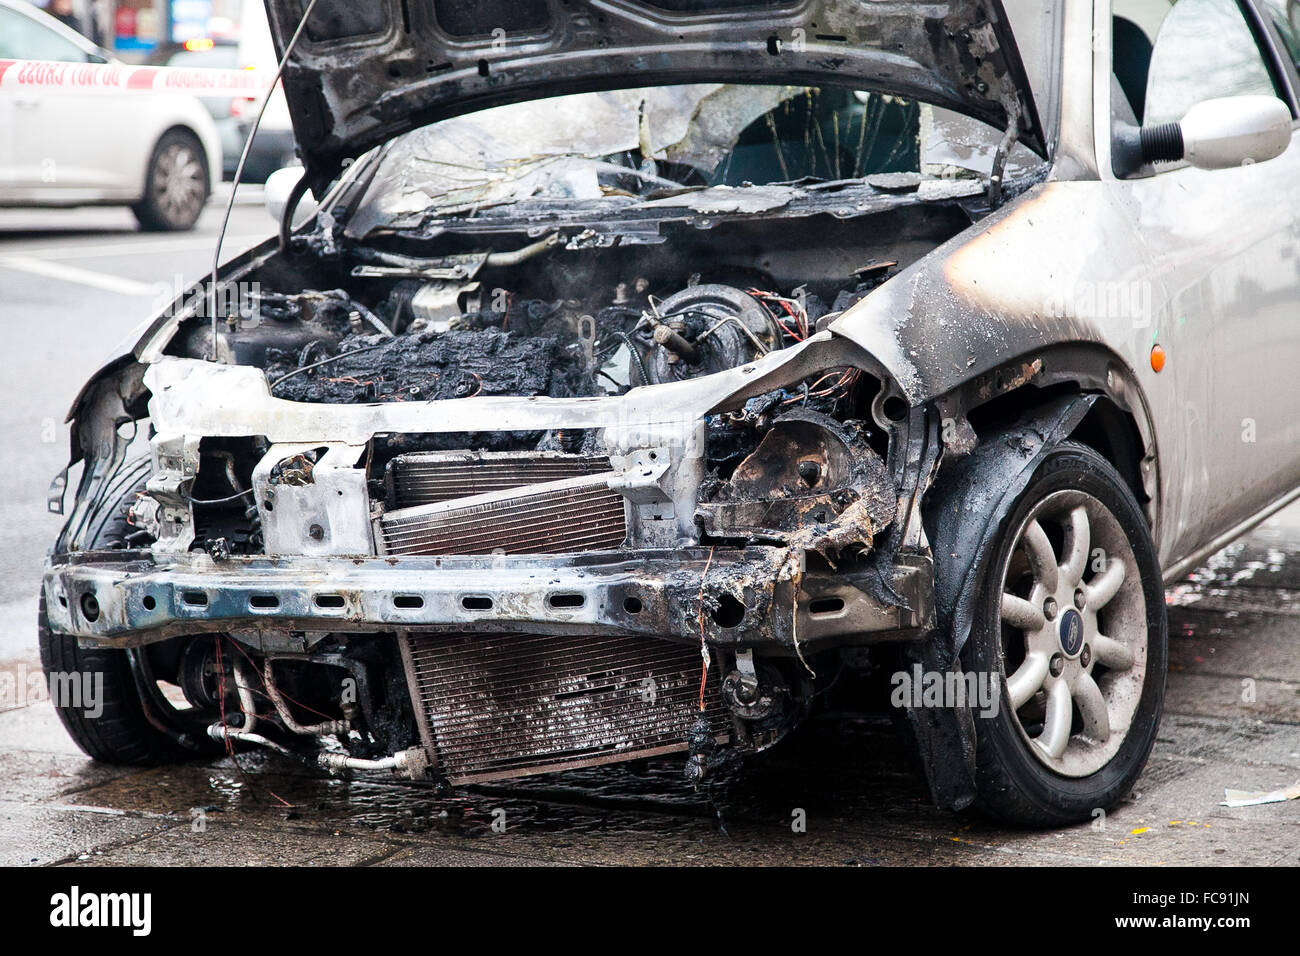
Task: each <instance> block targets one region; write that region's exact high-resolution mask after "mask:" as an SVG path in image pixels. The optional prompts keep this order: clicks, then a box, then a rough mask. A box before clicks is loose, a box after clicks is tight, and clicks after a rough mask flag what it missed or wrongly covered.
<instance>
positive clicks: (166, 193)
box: [131, 129, 210, 232]
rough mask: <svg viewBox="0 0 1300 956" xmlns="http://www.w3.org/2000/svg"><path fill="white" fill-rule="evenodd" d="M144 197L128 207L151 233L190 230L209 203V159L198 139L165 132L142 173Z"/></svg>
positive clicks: (177, 131) (184, 133)
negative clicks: (143, 174) (143, 175)
mask: <svg viewBox="0 0 1300 956" xmlns="http://www.w3.org/2000/svg"><path fill="white" fill-rule="evenodd" d="M144 187H145V188H144V197H143V198H142V199H141V200H140V201H139V202H138V203H136V204H135V205H134V206H132V207H131V211H132V212H133V213H135V218H136V219H137V220H138V221H139V223H140V226H141V227H142V228H143V229H145V230H148V231H150V232H182V231H184V230H187V229H193V228H194V224H195V223H196V222H198V219H199V215H200V214H201V213H202V212H203V207H204V205H205V204H206V203H207V201H208V194H209V192H210V180H209V178H208V159H207V155H206V154H205V153H204V151H203V145H202V144H201V143H200V142H199V139H198V137H197V136H195V135H194V134H193V133H191V132H189V131H188V130H183V129H173V130H168V131H167V132H166V133H164V134H163V136H162V138H161V139H159V140H158V145H156V146H155V147H154V150H153V155H151V156H150V157H149V168H148V169H147V170H146V171H145V178H144Z"/></svg>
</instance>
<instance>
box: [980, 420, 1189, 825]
mask: <svg viewBox="0 0 1300 956" xmlns="http://www.w3.org/2000/svg"><path fill="white" fill-rule="evenodd" d="M981 559H982V567H983V576H982V583H981V585H980V592H979V607H978V609H977V614H976V618H975V621H974V625H973V627H972V629H971V635H970V639H969V640H968V641H967V643H966V646H965V647H964V648H963V651H962V662H963V666H964V667H965V669H966V670H967V671H973V672H975V673H977V674H979V673H987V674H991V675H994V677H995V678H996V679H1000V680H1001V682H1002V683H1001V695H1000V697H999V701H998V703H999V706H998V707H997V709H996V713H995V714H992V715H987V716H985V715H981V714H980V713H978V712H977V713H976V736H977V747H976V768H977V770H976V787H977V789H978V793H979V797H978V803H979V804H980V805H981V806H982V807H983V808H984V809H985V810H987V811H988V812H990V813H992V814H993V815H995V816H997V817H999V818H1001V819H1003V820H1006V821H1008V822H1011V823H1016V824H1021V825H1031V826H1043V825H1061V824H1066V823H1073V822H1077V821H1081V820H1088V819H1091V818H1093V817H1094V816H1095V815H1096V811H1097V810H1099V809H1100V810H1106V809H1109V808H1111V807H1113V806H1114V805H1115V804H1116V803H1117V802H1118V801H1119V800H1120V799H1122V798H1123V797H1124V795H1125V794H1127V793H1128V791H1129V789H1130V788H1131V787H1132V786H1133V783H1134V782H1135V781H1136V780H1137V778H1138V775H1139V774H1140V773H1141V772H1142V768H1143V766H1144V765H1145V764H1146V760H1147V757H1148V755H1149V754H1150V752H1151V747H1152V745H1153V743H1154V742H1155V736H1156V730H1157V726H1158V724H1159V720H1160V712H1161V707H1162V704H1163V700H1164V689H1165V673H1166V666H1167V657H1168V647H1167V645H1168V633H1167V624H1166V619H1165V604H1164V590H1163V586H1162V582H1161V577H1160V568H1159V564H1158V561H1157V558H1156V553H1155V547H1154V545H1153V543H1152V541H1151V535H1150V532H1149V530H1148V529H1147V525H1146V520H1145V518H1144V516H1143V513H1142V510H1141V508H1140V507H1139V505H1138V503H1137V501H1136V500H1135V499H1134V496H1133V493H1132V492H1131V491H1130V490H1129V488H1128V487H1127V486H1126V485H1125V484H1124V481H1123V479H1122V478H1121V477H1120V476H1119V474H1118V473H1117V472H1116V471H1115V469H1114V468H1113V467H1112V466H1111V465H1110V463H1109V462H1107V461H1106V460H1105V459H1104V458H1102V457H1101V456H1100V455H1099V454H1097V453H1096V452H1095V451H1093V450H1092V449H1091V448H1088V447H1085V446H1082V445H1075V444H1070V443H1066V444H1062V445H1061V446H1059V447H1058V448H1056V449H1054V450H1053V451H1051V452H1050V453H1049V454H1048V455H1047V457H1046V458H1045V459H1044V461H1043V462H1042V464H1041V465H1040V466H1039V468H1038V471H1037V472H1036V473H1035V475H1034V477H1033V479H1032V480H1031V481H1030V483H1029V486H1028V487H1027V488H1026V489H1025V491H1024V492H1023V493H1022V494H1021V496H1020V497H1019V498H1018V499H1017V501H1016V503H1015V505H1014V506H1013V507H1012V508H1011V511H1010V512H1009V514H1008V515H1007V517H1006V519H1005V520H1004V522H1003V523H1002V525H1001V527H1000V528H999V530H998V533H997V535H996V536H995V538H994V539H993V542H992V544H991V546H990V548H989V549H988V553H986V554H984V555H981Z"/></svg>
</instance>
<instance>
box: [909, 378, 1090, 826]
mask: <svg viewBox="0 0 1300 956" xmlns="http://www.w3.org/2000/svg"><path fill="white" fill-rule="evenodd" d="M1096 400H1097V399H1096V396H1093V395H1075V396H1069V397H1067V398H1062V399H1057V400H1055V401H1053V402H1050V403H1048V404H1046V405H1043V406H1040V407H1039V408H1036V409H1034V410H1033V411H1031V412H1029V413H1027V414H1026V416H1025V417H1024V418H1023V419H1022V420H1021V421H1020V422H1019V423H1018V424H1016V425H1014V426H1012V427H1010V428H1007V429H1005V430H1003V431H1000V432H997V433H995V434H993V435H989V436H986V437H984V438H983V439H982V440H981V441H980V444H979V445H978V446H977V447H976V448H975V450H974V451H972V452H971V453H970V454H969V455H966V456H965V457H962V458H958V459H955V460H952V461H949V462H946V463H945V465H944V467H942V468H941V469H940V471H939V475H938V477H937V478H936V480H935V483H934V485H933V486H932V487H931V489H930V492H929V494H928V495H927V498H926V502H925V507H924V509H923V522H924V525H925V531H926V535H927V537H928V538H929V539H930V546H931V549H932V550H933V552H934V579H935V580H934V598H935V613H936V619H937V622H938V631H937V632H936V634H935V637H934V639H933V640H931V641H929V642H927V643H926V644H924V645H922V646H920V647H913V648H910V649H909V650H908V651H907V652H905V658H906V660H907V661H908V666H910V665H911V663H913V662H915V663H919V664H920V665H921V666H922V668H923V669H924V670H926V671H927V672H933V673H946V672H949V671H956V672H960V670H961V661H960V658H959V655H960V653H961V649H962V646H963V645H964V644H965V643H966V639H967V638H968V637H969V636H970V629H971V620H972V617H973V615H974V603H975V591H976V585H977V584H978V583H979V581H980V578H981V576H982V575H983V574H984V572H985V568H984V558H985V556H986V555H987V554H988V553H989V546H990V544H991V542H992V539H993V536H994V535H995V534H997V530H998V527H999V526H1000V525H1001V523H1002V521H1003V519H1004V518H1005V517H1006V516H1007V513H1008V512H1009V511H1010V510H1011V507H1012V505H1013V504H1014V503H1015V501H1016V499H1017V498H1018V497H1019V496H1020V494H1021V492H1023V491H1024V490H1025V487H1026V486H1027V485H1028V484H1029V480H1030V479H1031V478H1032V477H1033V475H1034V472H1035V471H1036V470H1037V468H1038V466H1039V463H1040V462H1042V460H1043V458H1044V457H1045V456H1046V454H1047V453H1048V451H1050V450H1051V449H1052V447H1054V446H1055V445H1057V444H1058V443H1060V442H1061V441H1063V440H1064V439H1066V438H1067V437H1069V435H1070V434H1071V433H1072V432H1073V431H1074V430H1075V428H1077V427H1078V426H1079V423H1080V422H1082V421H1083V419H1084V416H1086V415H1087V414H1088V411H1089V409H1091V408H1092V406H1093V404H1094V403H1095V402H1096ZM906 716H907V729H908V731H909V732H910V734H911V736H912V738H913V743H914V744H915V746H916V750H917V753H918V755H919V756H920V760H921V765H922V769H923V770H924V774H925V778H926V782H927V783H928V784H929V787H930V793H931V796H932V797H933V798H934V802H935V803H936V804H937V805H938V806H940V807H941V808H944V809H948V810H962V809H964V808H966V807H967V806H969V805H970V804H971V803H972V802H973V801H974V799H975V721H974V718H973V717H972V715H971V713H970V711H969V710H968V709H966V708H962V709H961V710H956V709H946V708H933V707H930V708H908V709H907V714H906Z"/></svg>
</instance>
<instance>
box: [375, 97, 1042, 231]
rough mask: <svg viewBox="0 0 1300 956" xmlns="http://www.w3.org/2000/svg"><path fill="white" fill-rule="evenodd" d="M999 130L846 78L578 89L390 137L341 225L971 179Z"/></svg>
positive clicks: (1010, 169) (1011, 162) (989, 155)
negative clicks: (830, 82)
mask: <svg viewBox="0 0 1300 956" xmlns="http://www.w3.org/2000/svg"><path fill="white" fill-rule="evenodd" d="M1002 138H1003V133H1002V131H1000V130H996V129H994V128H993V127H991V126H987V125H985V124H983V123H980V122H978V121H976V120H973V119H967V118H966V117H963V116H961V115H959V114H954V113H951V112H950V111H946V110H940V109H937V108H933V107H930V106H928V105H925V104H922V103H920V102H918V101H915V100H911V99H906V98H904V97H901V96H895V95H886V94H879V93H869V92H864V91H855V90H850V89H840V88H825V89H820V88H815V87H801V86H759V85H745V84H708V83H705V84H692V85H681V86H664V87H653V88H646V89H628V90H612V91H606V92H597V93H574V94H568V95H565V96H559V97H551V98H547V99H541V100H532V101H527V102H522V103H512V104H508V105H505V106H498V107H495V108H492V109H488V110H483V111H481V112H478V113H473V114H469V115H467V116H460V117H455V118H452V119H448V120H443V121H442V122H439V123H434V124H433V125H431V126H426V127H423V128H421V129H418V130H414V131H412V132H410V133H406V134H404V135H403V136H400V137H398V138H397V139H396V140H394V142H393V145H392V147H391V149H389V150H387V151H386V152H385V155H384V157H383V159H382V160H381V162H380V166H379V168H378V170H377V171H376V173H375V175H374V177H373V179H372V180H371V183H370V185H369V186H368V187H367V190H366V193H365V197H364V198H363V200H362V202H361V203H360V205H359V212H358V214H357V216H356V218H355V219H354V220H353V222H352V223H351V225H350V226H349V229H350V230H351V231H352V234H355V235H364V234H365V233H366V232H367V231H369V230H370V229H371V228H376V227H377V226H379V225H384V226H391V225H392V224H393V223H395V222H398V221H401V222H409V221H415V220H417V219H419V218H420V217H421V216H424V215H426V214H428V215H433V214H437V215H444V216H452V215H462V214H467V213H471V212H473V211H476V210H481V209H485V208H488V207H492V206H500V205H505V204H510V203H516V202H524V201H527V202H534V203H538V202H547V201H552V200H554V201H557V202H567V201H571V200H591V201H595V200H600V199H604V198H614V199H616V200H617V201H629V202H631V201H636V200H639V199H644V198H646V197H647V196H650V195H657V194H658V193H660V192H662V191H664V190H667V191H668V192H680V191H681V190H682V189H705V188H712V187H718V186H725V187H743V186H745V185H746V184H749V185H759V186H763V185H773V184H807V183H811V182H818V181H820V182H839V181H845V180H863V179H865V180H868V181H869V182H870V180H872V179H874V178H875V177H885V180H884V181H885V182H886V183H894V182H896V181H897V177H898V174H902V180H901V181H902V182H906V183H912V185H911V187H910V188H916V186H915V183H916V182H919V181H920V180H921V179H925V178H931V179H936V180H938V179H943V180H950V179H954V178H965V179H968V180H970V181H971V182H972V183H975V184H976V185H977V191H978V184H979V181H980V180H981V179H982V178H984V177H987V176H988V175H989V173H990V172H991V170H992V169H993V165H994V158H995V156H996V154H997V152H998V148H999V145H1000V143H1001V141H1002ZM1017 145H1019V144H1017ZM1007 159H1008V162H1007V167H1006V168H1007V174H1008V175H1009V176H1016V175H1018V174H1020V173H1021V172H1025V171H1027V170H1029V169H1036V168H1038V166H1039V165H1040V163H1041V161H1040V160H1038V158H1037V157H1035V156H1033V155H1032V154H1031V153H1029V152H1028V150H1025V149H1023V148H1020V149H1018V150H1014V151H1013V153H1012V155H1011V156H1009V157H1008V158H1007ZM873 185H874V184H873ZM945 185H947V186H953V184H952V183H951V182H947V183H945ZM969 185H970V183H967V184H956V186H957V187H958V188H960V187H964V186H969Z"/></svg>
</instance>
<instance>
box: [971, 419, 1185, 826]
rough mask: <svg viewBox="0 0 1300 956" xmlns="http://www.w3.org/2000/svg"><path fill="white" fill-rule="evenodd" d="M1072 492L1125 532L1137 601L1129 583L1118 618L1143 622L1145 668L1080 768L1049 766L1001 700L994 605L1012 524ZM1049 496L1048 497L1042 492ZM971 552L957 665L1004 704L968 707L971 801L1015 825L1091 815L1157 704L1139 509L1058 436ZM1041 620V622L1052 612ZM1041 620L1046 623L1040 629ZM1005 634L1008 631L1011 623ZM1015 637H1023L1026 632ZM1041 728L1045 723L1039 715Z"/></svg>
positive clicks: (1106, 805)
mask: <svg viewBox="0 0 1300 956" xmlns="http://www.w3.org/2000/svg"><path fill="white" fill-rule="evenodd" d="M1080 492H1081V493H1083V494H1084V495H1087V496H1090V497H1091V498H1092V499H1095V501H1097V502H1100V504H1101V505H1102V506H1104V508H1105V509H1106V510H1108V511H1109V512H1110V514H1111V515H1112V516H1113V517H1114V519H1115V521H1116V524H1115V525H1113V526H1110V527H1111V531H1112V533H1114V531H1115V529H1116V528H1118V530H1119V531H1120V532H1122V534H1123V536H1124V538H1126V539H1127V542H1128V545H1129V547H1130V548H1131V558H1132V564H1134V565H1135V566H1136V567H1137V569H1138V573H1139V577H1140V595H1141V599H1142V601H1141V604H1139V603H1138V602H1137V595H1138V589H1137V587H1136V582H1135V584H1134V586H1133V587H1132V588H1131V589H1130V590H1129V592H1128V597H1127V599H1126V600H1127V601H1128V602H1129V604H1128V607H1129V612H1128V618H1127V620H1128V621H1129V622H1130V628H1129V629H1130V632H1137V633H1138V636H1139V637H1140V629H1141V627H1142V624H1143V622H1144V623H1145V628H1146V630H1145V641H1146V647H1145V670H1144V671H1143V672H1141V676H1140V677H1139V676H1138V673H1139V672H1138V671H1133V676H1132V677H1131V678H1128V679H1129V680H1130V682H1131V686H1132V689H1131V690H1130V692H1129V693H1128V695H1127V700H1128V701H1132V700H1136V705H1135V708H1134V710H1133V712H1132V716H1131V720H1130V721H1129V724H1128V727H1127V729H1126V730H1125V732H1124V736H1123V738H1122V742H1120V743H1119V744H1118V749H1117V750H1115V751H1114V753H1113V755H1112V756H1110V757H1109V759H1108V762H1106V763H1105V764H1104V765H1103V766H1100V767H1099V768H1098V769H1096V770H1095V771H1094V772H1090V773H1088V774H1087V775H1086V776H1085V775H1066V774H1062V773H1058V772H1056V771H1054V770H1053V768H1052V767H1050V766H1048V764H1047V763H1046V762H1044V758H1043V757H1042V756H1040V755H1039V750H1038V748H1036V747H1035V745H1034V744H1031V742H1030V739H1029V737H1028V736H1027V733H1026V729H1025V727H1024V724H1022V722H1021V719H1020V718H1019V717H1018V716H1017V712H1016V711H1015V710H1014V709H1013V706H1012V704H1011V702H1012V697H1011V695H1010V692H1009V690H1008V683H1007V676H1008V664H1007V656H1008V653H1010V652H1009V651H1008V649H1007V648H1008V641H1007V637H1006V635H1007V633H1008V632H1007V631H1006V630H1004V627H1005V626H1006V625H1004V623H1003V621H1002V612H1001V606H1002V600H1003V587H1004V584H1003V569H1004V568H1007V567H1009V562H1010V561H1011V559H1012V557H1013V552H1014V550H1015V548H1016V545H1017V540H1016V536H1017V534H1018V533H1019V531H1020V529H1021V528H1022V527H1024V526H1025V524H1026V521H1027V520H1028V519H1029V518H1030V517H1031V516H1033V515H1034V514H1035V513H1036V511H1035V509H1036V508H1039V507H1041V506H1042V505H1043V504H1044V503H1047V502H1049V500H1058V499H1061V498H1062V493H1066V494H1070V493H1080ZM1053 495H1055V496H1056V497H1055V499H1053V498H1050V497H1049V496H1053ZM1067 500H1068V499H1067ZM1092 540H1093V541H1094V542H1095V541H1096V540H1097V539H1096V538H1095V537H1093V539H1092ZM1090 548H1091V545H1090ZM1062 551H1064V545H1062ZM1022 556H1023V552H1022ZM979 559H980V562H981V569H980V570H981V575H980V584H979V597H978V606H977V608H976V613H975V617H974V620H973V623H972V628H971V634H970V638H969V640H968V641H967V643H966V645H965V646H964V648H963V650H962V664H963V667H964V669H965V670H966V671H968V672H974V673H976V674H981V673H985V674H997V675H1001V685H1000V691H1001V695H1000V697H999V701H1000V702H1001V703H1002V704H1004V705H1005V706H999V707H998V708H997V709H996V713H994V714H992V715H991V716H983V715H981V712H979V711H978V710H975V725H976V739H977V745H976V788H977V791H978V798H977V806H978V807H979V808H981V809H982V810H984V811H985V812H987V813H989V814H991V815H992V816H994V817H996V818H998V819H999V820H1002V821H1004V822H1007V823H1011V824H1014V825H1019V826H1035V827H1040V826H1062V825H1066V824H1071V823H1076V822H1080V821H1086V820H1091V819H1095V818H1096V817H1097V816H1098V815H1099V814H1100V813H1101V812H1104V811H1107V810H1109V809H1111V808H1112V807H1114V806H1115V805H1116V804H1117V803H1119V802H1120V801H1121V800H1122V799H1123V798H1124V797H1125V796H1126V795H1127V794H1128V792H1129V790H1130V789H1131V788H1132V786H1133V784H1134V783H1135V782H1136V780H1137V778H1138V776H1139V775H1140V774H1141V772H1142V769H1143V767H1144V766H1145V765H1146V761H1147V758H1148V757H1149V755H1150V753H1151V748H1152V746H1153V745H1154V743H1155V738H1156V732H1157V729H1158V726H1159V722H1160V714H1161V710H1162V707H1163V702H1164V692H1165V677H1166V671H1167V666H1168V625H1167V622H1166V616H1165V602H1164V589H1163V584H1162V581H1161V575H1160V567H1159V562H1158V559H1157V556H1156V551H1155V546H1154V544H1153V542H1152V540H1151V533H1150V530H1149V529H1148V527H1147V523H1146V519H1145V516H1144V515H1143V512H1142V509H1141V507H1140V506H1139V504H1138V502H1137V501H1136V499H1135V498H1134V495H1133V493H1132V491H1131V490H1130V489H1129V487H1128V486H1127V485H1126V484H1125V483H1124V480H1123V479H1122V478H1121V477H1120V475H1119V473H1118V472H1117V471H1116V470H1115V469H1114V467H1112V466H1111V464H1110V463H1109V462H1107V461H1106V460H1105V459H1104V458H1103V457H1102V456H1101V455H1099V454H1098V453H1097V452H1096V451H1094V450H1093V449H1091V448H1089V447H1086V446H1084V445H1078V444H1073V443H1063V444H1061V445H1060V446H1058V447H1057V448H1055V449H1053V450H1052V451H1050V452H1049V453H1048V454H1047V456H1046V458H1045V459H1044V460H1043V462H1042V463H1041V464H1040V466H1039V467H1038V469H1037V470H1036V472H1035V474H1034V477H1033V478H1032V479H1031V480H1030V482H1029V485H1028V487H1026V489H1025V490H1024V492H1023V493H1022V494H1021V495H1020V497H1019V498H1017V500H1016V502H1015V504H1014V505H1013V506H1012V508H1011V509H1010V511H1009V513H1008V514H1007V517H1006V518H1005V520H1004V521H1003V522H1002V524H1001V525H1000V526H999V528H998V531H997V533H996V535H995V536H994V538H993V539H992V543H991V545H990V547H989V548H988V549H987V553H985V554H982V555H980V556H979ZM1094 570H1095V569H1094ZM1128 577H1129V576H1126V579H1127V578H1128ZM1094 580H1095V579H1094ZM1069 612H1070V609H1069V608H1065V609H1064V610H1063V611H1062V612H1061V613H1060V614H1059V617H1057V618H1056V620H1058V621H1059V622H1060V630H1062V631H1063V630H1064V629H1065V624H1066V615H1067V614H1068V613H1069ZM1076 617H1077V615H1076ZM1047 620H1048V621H1049V622H1051V621H1052V620H1053V618H1051V617H1049V618H1047ZM1051 626H1052V625H1051V624H1050V623H1049V625H1048V627H1049V628H1050V627H1051ZM1108 626H1109V625H1108ZM1010 633H1012V634H1013V635H1014V634H1015V633H1016V632H1015V630H1014V628H1013V629H1012V631H1011V632H1010ZM1098 633H1100V631H1098ZM1014 640H1015V638H1013V642H1014ZM1062 640H1064V638H1062ZM1098 640H1100V638H1098ZM1025 642H1026V644H1027V643H1028V638H1027V637H1026V638H1025ZM1080 661H1084V658H1083V657H1081V658H1080ZM1014 664H1015V662H1012V665H1013V668H1012V669H1014ZM1085 666H1086V663H1085ZM1094 666H1097V665H1094ZM1099 673H1100V674H1101V675H1102V676H1101V677H1100V678H1099V680H1098V682H1096V684H1095V686H1100V683H1102V682H1105V681H1106V680H1107V679H1108V674H1109V672H1108V671H1107V670H1106V669H1104V668H1103V669H1102V670H1100V672H1099ZM1044 686H1047V685H1044ZM1112 686H1114V685H1112ZM1139 687H1140V693H1139V692H1138V690H1137V689H1138V688H1139ZM1035 699H1037V698H1035ZM1026 706H1029V705H1026ZM1072 706H1074V707H1075V708H1076V709H1074V710H1073V711H1072V712H1071V717H1070V723H1069V726H1070V728H1071V730H1070V735H1071V736H1070V740H1071V741H1074V740H1076V739H1079V740H1083V741H1084V744H1086V745H1088V746H1091V745H1092V744H1091V741H1089V740H1087V738H1086V737H1085V736H1083V735H1082V734H1081V732H1080V731H1077V730H1075V728H1077V727H1080V711H1079V710H1078V709H1077V705H1072ZM1125 706H1133V705H1132V704H1131V703H1128V704H1126V705H1125ZM1021 713H1024V710H1023V709H1022V711H1021ZM1043 727H1044V731H1045V728H1046V724H1045V723H1044V725H1043ZM1103 756H1104V753H1103ZM1094 759H1095V758H1094ZM1084 768H1085V769H1086V768H1087V765H1086V764H1085V765H1084Z"/></svg>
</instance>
